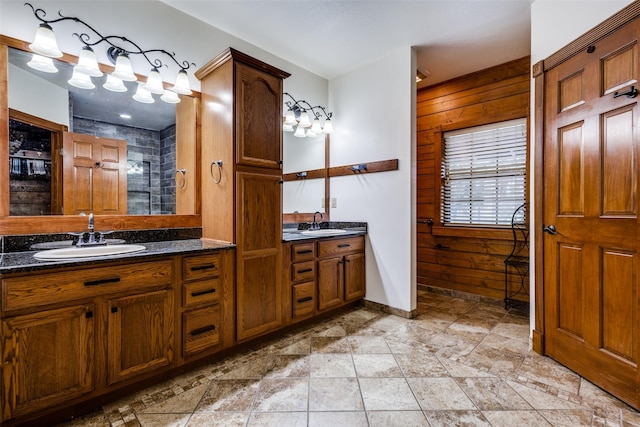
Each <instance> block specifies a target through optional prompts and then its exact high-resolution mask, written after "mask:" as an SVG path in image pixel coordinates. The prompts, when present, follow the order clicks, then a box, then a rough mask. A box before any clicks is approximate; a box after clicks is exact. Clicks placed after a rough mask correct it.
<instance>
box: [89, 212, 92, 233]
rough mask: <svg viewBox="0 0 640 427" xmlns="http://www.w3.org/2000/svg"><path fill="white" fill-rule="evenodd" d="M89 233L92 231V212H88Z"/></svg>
mask: <svg viewBox="0 0 640 427" xmlns="http://www.w3.org/2000/svg"><path fill="white" fill-rule="evenodd" d="M88 227H89V233H93V213H90V214H89V226H88Z"/></svg>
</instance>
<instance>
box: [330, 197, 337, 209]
mask: <svg viewBox="0 0 640 427" xmlns="http://www.w3.org/2000/svg"><path fill="white" fill-rule="evenodd" d="M331 207H332V208H337V207H338V198H337V197H332V198H331Z"/></svg>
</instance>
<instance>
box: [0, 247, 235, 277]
mask: <svg viewBox="0 0 640 427" xmlns="http://www.w3.org/2000/svg"><path fill="white" fill-rule="evenodd" d="M140 244H141V245H143V246H144V247H146V248H147V249H146V250H145V251H142V252H134V253H128V254H121V255H112V256H100V257H89V258H75V259H68V260H55V261H42V260H37V259H35V258H34V257H33V255H34V254H35V253H36V252H38V251H25V252H10V253H5V254H2V255H0V274H10V273H21V272H29V271H40V270H48V269H53V268H63V267H71V266H87V265H100V264H106V263H109V262H113V261H121V260H140V261H144V260H145V259H147V258H149V259H153V258H160V257H165V256H172V255H188V254H197V253H203V252H214V251H217V250H225V249H232V248H235V245H234V244H231V243H225V242H212V241H206V240H200V239H186V240H169V241H162V242H148V243H144V242H142V243H140Z"/></svg>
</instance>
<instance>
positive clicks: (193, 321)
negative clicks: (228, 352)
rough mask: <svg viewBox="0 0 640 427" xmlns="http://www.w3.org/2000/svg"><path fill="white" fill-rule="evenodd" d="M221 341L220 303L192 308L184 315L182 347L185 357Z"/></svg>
mask: <svg viewBox="0 0 640 427" xmlns="http://www.w3.org/2000/svg"><path fill="white" fill-rule="evenodd" d="M219 343H220V306H219V305H216V306H213V307H206V308H201V309H198V310H192V311H189V312H186V313H184V314H183V315H182V348H183V354H184V357H185V358H186V357H188V356H191V355H193V354H195V353H199V352H201V351H204V350H208V349H210V348H212V347H215V346H216V345H218V344H219Z"/></svg>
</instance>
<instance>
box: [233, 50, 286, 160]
mask: <svg viewBox="0 0 640 427" xmlns="http://www.w3.org/2000/svg"><path fill="white" fill-rule="evenodd" d="M235 114H236V128H235V129H236V130H235V132H236V147H237V148H236V163H237V164H239V165H246V166H259V167H266V168H271V169H280V165H281V162H280V160H281V159H282V157H281V147H282V120H281V118H282V79H281V78H279V77H275V76H273V75H271V74H268V73H265V72H263V71H260V70H258V69H256V68H253V67H250V66H248V65H245V64H242V63H236V113H235Z"/></svg>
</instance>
